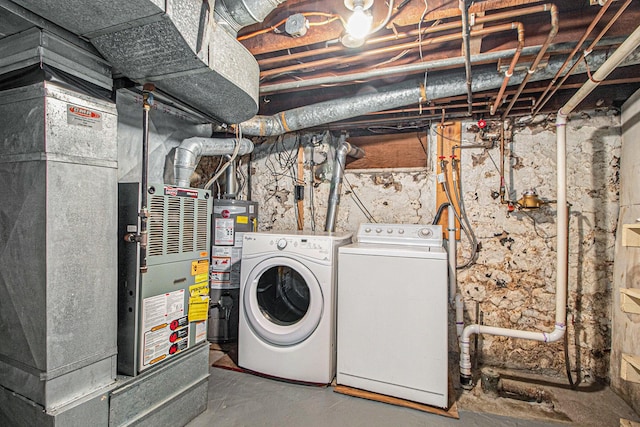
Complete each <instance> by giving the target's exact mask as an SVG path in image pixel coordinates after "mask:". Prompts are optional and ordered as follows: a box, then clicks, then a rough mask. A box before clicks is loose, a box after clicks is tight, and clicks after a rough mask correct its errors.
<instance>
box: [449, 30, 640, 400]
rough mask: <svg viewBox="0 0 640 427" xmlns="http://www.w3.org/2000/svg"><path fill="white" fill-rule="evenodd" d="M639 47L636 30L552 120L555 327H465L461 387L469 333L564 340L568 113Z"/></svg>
mask: <svg viewBox="0 0 640 427" xmlns="http://www.w3.org/2000/svg"><path fill="white" fill-rule="evenodd" d="M638 46H640V27H638V28H636V30H635V31H634V32H633V33H632V34H631V35H630V36H629V37H628V38H627V39H626V40H625V41H624V43H622V44H621V45H620V47H619V48H618V49H617V50H616V51H615V52H614V53H613V54H612V55H611V57H610V58H609V59H608V60H607V61H606V62H605V63H604V64H602V66H601V67H600V68H599V69H598V71H596V72H595V73H594V74H593V79H590V80H587V82H586V83H585V84H584V85H583V86H582V87H581V88H580V89H579V90H578V92H576V93H575V95H573V97H571V99H570V100H569V101H568V102H567V103H566V104H565V105H564V106H563V107H562V108H561V109H560V110H559V111H558V115H557V118H556V128H557V130H556V135H557V168H558V172H557V175H558V177H557V179H558V195H557V200H558V219H557V224H556V225H557V248H556V255H557V257H556V317H555V327H554V329H553V331H551V332H532V331H521V330H517V329H508V328H498V327H493V326H484V325H478V324H475V325H468V326H467V327H465V328H464V331H463V333H462V336H461V337H460V383H461V384H462V386H463V387H465V388H468V387H470V386H471V357H470V354H469V342H470V337H471V335H473V334H489V335H499V336H505V337H512V338H522V339H529V340H534V341H543V342H554V341H558V340H559V339H561V338H562V337H564V333H565V330H566V322H567V293H568V245H567V239H568V233H569V215H568V209H567V130H566V123H567V118H568V116H569V114H570V113H571V112H572V111H573V110H574V109H575V108H576V107H577V106H578V104H580V102H581V101H582V100H584V99H585V98H586V97H587V96H588V95H589V94H590V93H591V92H592V91H593V90H594V89H595V88H596V87H597V86H598V84H599V83H600V82H601V81H603V80H604V79H606V78H607V76H608V75H609V74H610V73H611V72H612V71H613V70H614V69H615V68H616V67H618V66H619V65H620V64H621V63H622V62H623V61H624V60H625V58H627V57H628V56H629V55H631V54H632V52H634V50H635V49H637V48H638Z"/></svg>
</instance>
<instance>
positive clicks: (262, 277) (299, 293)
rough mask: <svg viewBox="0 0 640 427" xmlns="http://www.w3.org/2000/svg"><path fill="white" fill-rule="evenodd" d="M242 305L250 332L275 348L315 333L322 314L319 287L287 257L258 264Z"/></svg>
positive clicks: (249, 278) (296, 341)
mask: <svg viewBox="0 0 640 427" xmlns="http://www.w3.org/2000/svg"><path fill="white" fill-rule="evenodd" d="M243 304H244V309H245V314H246V316H247V320H248V322H249V324H250V325H251V328H252V329H253V331H254V332H255V333H256V334H257V335H258V336H259V337H261V338H262V339H263V340H265V341H267V342H269V343H271V344H276V345H294V344H297V343H299V342H302V341H304V340H305V339H307V338H308V337H309V335H311V334H312V333H313V331H315V329H316V328H317V326H318V324H319V323H320V319H321V318H322V311H323V297H322V289H321V288H320V283H319V282H318V280H317V279H316V277H315V275H314V274H313V273H312V272H311V270H309V268H308V267H306V266H305V265H304V264H302V263H300V262H298V261H296V260H294V259H290V258H286V257H274V258H270V259H268V260H265V261H262V262H261V263H259V264H258V265H257V266H256V267H255V268H254V269H253V270H252V271H251V273H250V274H249V276H248V277H247V281H246V283H245V289H244V295H243Z"/></svg>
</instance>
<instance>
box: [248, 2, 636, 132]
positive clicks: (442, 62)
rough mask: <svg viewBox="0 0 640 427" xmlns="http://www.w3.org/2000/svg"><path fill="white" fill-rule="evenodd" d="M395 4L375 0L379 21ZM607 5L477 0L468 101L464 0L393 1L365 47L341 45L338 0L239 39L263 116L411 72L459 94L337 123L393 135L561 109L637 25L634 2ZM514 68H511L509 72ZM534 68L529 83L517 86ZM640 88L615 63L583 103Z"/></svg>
mask: <svg viewBox="0 0 640 427" xmlns="http://www.w3.org/2000/svg"><path fill="white" fill-rule="evenodd" d="M388 1H389V0H387V2H385V1H383V0H376V1H374V3H373V6H372V9H371V10H372V12H373V13H372V14H373V27H376V25H378V24H380V23H382V22H383V21H384V19H385V17H386V15H387V13H388V6H389V3H388ZM601 3H603V4H604V5H601V4H599V3H598V1H593V0H592V1H589V0H570V1H556V2H555V3H554V2H544V1H531V0H489V1H477V2H471V3H470V6H469V23H470V39H469V46H470V54H471V63H472V66H471V84H472V87H473V95H472V97H471V98H472V107H471V108H469V103H468V99H469V97H468V94H467V91H466V80H467V79H466V73H465V65H464V53H463V52H464V51H463V38H462V13H461V11H460V8H459V2H458V0H428V1H427V0H404V1H395V2H394V3H393V6H392V9H391V16H390V18H389V20H388V22H387V23H386V24H384V25H383V27H382V28H381V29H380V30H379V31H377V32H376V33H375V34H371V35H370V36H369V37H368V38H367V41H366V42H365V44H364V45H363V46H362V47H359V48H347V47H344V46H343V45H342V43H341V42H340V40H341V37H343V36H344V33H345V30H344V25H343V22H342V20H346V19H347V18H348V16H349V15H350V13H351V12H350V11H349V10H348V9H347V8H346V7H345V5H344V2H343V1H342V0H329V1H309V0H306V1H305V0H291V1H287V2H285V3H283V4H281V5H280V6H279V7H278V8H277V9H276V10H274V11H273V12H272V13H271V14H270V15H269V16H268V17H267V19H265V21H264V22H263V23H262V24H260V25H255V26H252V27H247V28H244V29H243V30H242V31H241V32H240V34H239V40H240V41H241V43H243V44H244V45H245V47H246V48H247V49H249V51H250V52H251V53H252V54H253V55H254V56H255V57H256V59H257V60H258V63H259V64H260V70H261V73H260V78H261V81H260V103H259V109H260V112H259V114H264V115H271V114H275V113H277V112H279V111H283V110H288V109H291V108H295V107H299V106H302V105H308V104H313V103H317V102H322V101H326V100H331V99H336V98H348V97H351V96H355V95H357V94H359V93H367V92H374V91H376V90H379V89H380V88H381V87H384V86H388V85H390V84H394V83H398V82H402V81H407V80H415V81H416V82H418V83H419V82H426V85H427V88H430V87H432V86H436V85H437V86H439V87H436V88H435V89H434V91H433V92H434V93H454V94H455V95H452V96H446V97H441V98H434V99H428V100H427V101H423V102H419V100H418V99H416V103H415V105H411V106H407V107H404V108H400V109H394V110H391V111H383V112H377V113H372V114H368V115H367V116H364V117H358V118H354V119H350V120H348V121H344V122H341V123H334V124H332V125H330V127H332V128H335V129H357V130H358V131H359V132H364V133H366V129H367V128H368V127H370V126H371V124H374V123H375V124H377V126H376V129H377V130H378V131H379V130H380V129H388V130H389V131H396V132H397V131H402V130H405V129H406V130H409V129H415V128H416V127H420V126H424V125H426V124H428V123H429V122H433V121H439V120H449V119H451V118H470V117H472V118H474V119H479V118H485V119H499V118H504V117H514V116H527V115H531V114H532V113H534V112H541V113H548V112H555V111H557V110H558V109H559V107H561V106H562V105H563V104H564V103H565V102H566V100H568V99H569V98H570V97H571V95H573V93H575V91H576V90H577V88H579V87H580V86H581V85H582V84H583V83H584V82H585V81H586V80H587V79H588V78H589V73H593V72H595V70H597V68H598V66H599V65H600V64H601V63H602V61H604V60H606V58H607V57H608V56H609V55H610V54H611V52H613V51H614V50H615V49H616V47H617V46H619V44H620V43H621V42H622V41H623V40H624V39H625V38H626V36H628V35H629V34H630V33H631V32H632V31H633V30H634V29H635V28H636V26H637V25H638V23H639V22H640V2H638V1H632V0H625V1H623V0H617V1H611V0H610V1H608V2H606V1H601ZM296 14H302V15H303V16H305V18H306V19H307V20H308V22H309V28H308V31H307V32H306V34H305V35H303V36H300V37H292V36H291V35H289V34H288V33H287V31H286V30H287V19H296ZM292 16H294V18H291V17H292ZM297 17H298V18H299V15H298V16H297ZM552 22H556V23H557V29H555V28H552ZM556 30H557V31H556ZM588 49H590V50H588ZM541 50H543V52H542V53H540V52H541ZM572 54H573V56H571V55H572ZM514 58H515V59H514ZM565 61H568V62H567V63H566V64H565ZM534 62H537V64H535V68H532V67H533V65H534ZM630 62H631V63H632V64H633V63H634V62H635V63H637V62H638V61H637V60H631V61H630ZM574 65H575V66H574ZM510 68H512V69H513V71H512V73H511V74H512V76H511V77H510V78H507V77H505V75H506V74H507V73H508V71H509V69H510ZM425 71H426V73H425ZM587 71H588V72H589V73H588V72H587ZM569 73H570V74H569ZM527 74H529V76H528V77H527V79H528V80H529V81H528V82H525V83H524V84H522V81H523V79H524V78H525V76H527ZM554 81H555V84H554V83H552V82H554ZM503 82H506V83H503ZM561 82H562V84H561V85H559V84H560V83H561ZM443 85H445V86H449V87H442V86H443ZM492 86H493V87H492ZM501 86H504V87H503V89H502V90H503V92H502V94H500V91H501V89H500V87H501ZM639 87H640V67H639V66H638V65H628V66H624V67H620V68H619V69H617V70H616V71H614V73H612V74H611V75H610V76H609V78H607V80H606V81H604V82H602V84H601V85H600V87H599V88H598V89H596V90H595V91H594V92H593V93H592V94H591V96H589V97H588V98H587V99H586V100H585V101H584V102H583V103H582V104H581V105H580V107H579V108H580V109H591V108H598V107H620V106H621V105H622V103H623V102H624V101H625V100H626V99H628V97H629V96H630V95H631V94H632V93H633V92H634V91H636V90H637V89H638V88H639ZM427 93H429V90H428V91H427ZM498 96H500V98H498ZM492 107H493V108H492ZM492 109H493V111H492Z"/></svg>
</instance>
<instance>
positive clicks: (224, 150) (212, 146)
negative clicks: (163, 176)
mask: <svg viewBox="0 0 640 427" xmlns="http://www.w3.org/2000/svg"><path fill="white" fill-rule="evenodd" d="M238 141H239V143H240V148H239V149H238V155H239V156H243V155H245V154H249V153H251V152H252V151H253V142H251V141H250V140H248V139H246V138H242V139H240V140H238V139H236V138H201V137H193V138H187V139H185V140H183V141H182V143H181V144H180V145H179V146H178V147H177V148H176V152H175V156H174V162H173V171H174V174H175V185H177V186H179V187H188V186H189V182H190V179H191V175H192V174H193V171H194V170H195V169H196V166H198V162H200V157H202V156H224V155H228V154H232V153H233V152H234V149H235V147H236V144H237V143H238Z"/></svg>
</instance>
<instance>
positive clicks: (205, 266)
mask: <svg viewBox="0 0 640 427" xmlns="http://www.w3.org/2000/svg"><path fill="white" fill-rule="evenodd" d="M208 273H209V260H206V259H199V260H197V261H193V262H191V275H192V276H197V275H198V274H208Z"/></svg>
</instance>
